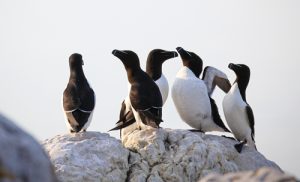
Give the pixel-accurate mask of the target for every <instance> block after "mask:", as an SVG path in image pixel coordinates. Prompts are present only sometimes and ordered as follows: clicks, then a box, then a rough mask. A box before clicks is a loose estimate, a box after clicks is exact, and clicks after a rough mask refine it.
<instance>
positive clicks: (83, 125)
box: [63, 53, 96, 133]
mask: <svg viewBox="0 0 300 182" xmlns="http://www.w3.org/2000/svg"><path fill="white" fill-rule="evenodd" d="M82 65H83V60H82V56H81V55H80V54H77V53H75V54H72V55H71V56H70V58H69V66H70V78H69V83H68V85H67V88H66V89H65V90H64V93H63V109H64V113H65V117H66V123H67V127H68V128H69V130H70V132H71V133H73V132H76V133H77V132H80V131H86V129H87V128H88V126H89V125H90V122H91V120H92V116H93V111H94V108H95V102H96V101H95V99H96V98H95V93H94V91H93V89H92V88H91V87H90V85H89V83H88V81H87V79H86V78H85V76H84V73H83V69H82Z"/></svg>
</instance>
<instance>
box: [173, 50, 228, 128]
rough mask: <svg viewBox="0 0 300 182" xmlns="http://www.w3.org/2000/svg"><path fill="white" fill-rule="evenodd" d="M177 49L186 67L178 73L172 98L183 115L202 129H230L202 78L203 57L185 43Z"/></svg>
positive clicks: (189, 122) (189, 123)
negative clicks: (191, 50)
mask: <svg viewBox="0 0 300 182" xmlns="http://www.w3.org/2000/svg"><path fill="white" fill-rule="evenodd" d="M176 49H177V51H178V53H179V54H180V57H181V59H182V63H183V67H182V68H181V69H180V70H179V72H178V73H177V75H176V79H175V81H174V84H173V87H172V98H173V101H174V104H175V107H176V109H177V111H178V113H179V115H180V117H181V119H182V120H183V121H185V122H186V123H187V124H188V125H189V126H191V127H192V128H195V129H197V130H199V131H202V132H208V131H227V132H229V130H228V129H227V128H226V126H225V125H224V123H223V121H222V120H221V118H220V116H219V113H218V109H217V106H216V104H215V102H214V101H213V99H211V98H210V96H209V93H208V87H207V86H206V84H205V82H204V81H203V80H201V79H200V78H199V76H200V74H201V72H202V65H203V63H202V60H201V58H200V57H199V56H198V55H196V54H195V53H193V52H189V51H186V50H184V49H183V48H181V47H178V48H176ZM210 88H213V87H212V86H211V87H210ZM217 116H218V118H217Z"/></svg>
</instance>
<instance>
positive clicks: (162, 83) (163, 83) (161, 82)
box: [155, 74, 169, 104]
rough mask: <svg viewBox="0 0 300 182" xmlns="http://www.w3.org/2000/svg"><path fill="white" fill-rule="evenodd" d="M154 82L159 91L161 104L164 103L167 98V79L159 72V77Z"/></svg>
mask: <svg viewBox="0 0 300 182" xmlns="http://www.w3.org/2000/svg"><path fill="white" fill-rule="evenodd" d="M155 83H156V85H157V86H158V88H159V91H160V93H161V97H162V100H163V104H165V103H166V100H167V98H168V94H169V84H168V81H167V79H166V77H165V76H164V75H163V74H161V77H160V78H159V79H158V80H156V81H155Z"/></svg>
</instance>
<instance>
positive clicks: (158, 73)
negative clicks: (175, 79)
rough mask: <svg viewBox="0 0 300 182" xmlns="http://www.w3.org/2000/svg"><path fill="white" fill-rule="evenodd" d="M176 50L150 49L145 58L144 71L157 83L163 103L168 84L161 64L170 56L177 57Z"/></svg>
mask: <svg viewBox="0 0 300 182" xmlns="http://www.w3.org/2000/svg"><path fill="white" fill-rule="evenodd" d="M177 56H178V54H177V52H176V51H165V50H162V49H154V50H152V51H150V53H149V54H148V58H147V64H146V73H147V74H148V75H149V76H150V77H151V78H152V79H153V80H154V81H155V83H156V84H157V86H158V88H159V90H160V93H161V96H162V99H163V104H164V103H165V102H166V100H167V98H168V94H169V84H168V81H167V79H166V77H165V75H164V74H163V73H162V64H163V63H164V62H165V61H166V60H168V59H171V58H175V57H177Z"/></svg>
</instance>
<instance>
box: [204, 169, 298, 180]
mask: <svg viewBox="0 0 300 182" xmlns="http://www.w3.org/2000/svg"><path fill="white" fill-rule="evenodd" d="M229 181H234V182H244V181H251V182H261V181H264V182H274V181H282V182H283V181H284V182H296V181H297V180H296V178H295V177H293V176H291V175H287V174H284V173H282V172H281V171H279V170H276V169H272V168H267V167H264V168H260V169H258V170H254V171H244V172H236V173H227V174H225V175H220V174H209V175H207V176H206V177H204V178H203V179H201V180H200V181H199V182H229Z"/></svg>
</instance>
